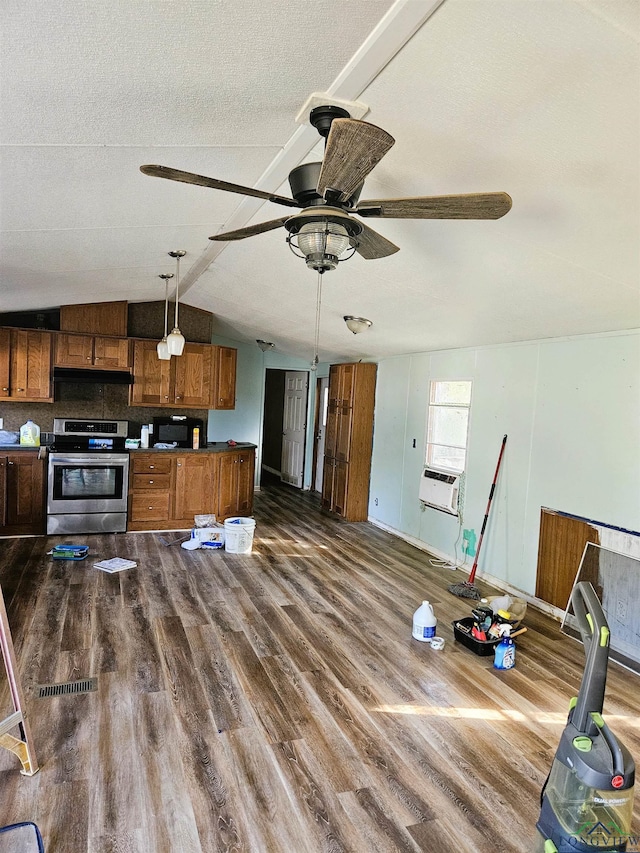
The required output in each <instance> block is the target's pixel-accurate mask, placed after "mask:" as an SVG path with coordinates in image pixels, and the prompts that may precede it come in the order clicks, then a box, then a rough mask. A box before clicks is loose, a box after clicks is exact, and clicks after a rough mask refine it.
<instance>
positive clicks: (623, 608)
mask: <svg viewBox="0 0 640 853" xmlns="http://www.w3.org/2000/svg"><path fill="white" fill-rule="evenodd" d="M616 619H617V620H618V622H626V621H627V602H626V601H625V599H624V598H619V599H618V604H617V605H616Z"/></svg>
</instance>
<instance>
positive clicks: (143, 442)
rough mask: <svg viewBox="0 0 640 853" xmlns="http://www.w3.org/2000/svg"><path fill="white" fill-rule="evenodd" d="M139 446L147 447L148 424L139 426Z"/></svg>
mask: <svg viewBox="0 0 640 853" xmlns="http://www.w3.org/2000/svg"><path fill="white" fill-rule="evenodd" d="M140 447H149V424H142V426H141V427H140Z"/></svg>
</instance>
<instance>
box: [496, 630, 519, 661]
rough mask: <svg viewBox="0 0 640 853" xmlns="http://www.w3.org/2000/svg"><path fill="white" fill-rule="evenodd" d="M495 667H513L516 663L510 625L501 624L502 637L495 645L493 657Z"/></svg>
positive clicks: (514, 645)
mask: <svg viewBox="0 0 640 853" xmlns="http://www.w3.org/2000/svg"><path fill="white" fill-rule="evenodd" d="M493 665H494V667H495V668H496V669H513V667H514V666H515V665H516V644H515V643H514V641H513V640H512V639H511V625H510V624H509V623H508V622H505V624H504V625H502V639H501V640H500V642H499V643H498V645H497V646H496V650H495V653H494V658H493Z"/></svg>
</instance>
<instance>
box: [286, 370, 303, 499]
mask: <svg viewBox="0 0 640 853" xmlns="http://www.w3.org/2000/svg"><path fill="white" fill-rule="evenodd" d="M308 383H309V374H308V373H307V372H306V371H304V370H291V371H287V373H286V377H285V390H284V411H283V415H282V464H281V468H280V471H281V474H280V479H281V480H282V481H283V482H284V483H289V484H290V485H292V486H296V487H297V488H299V489H301V488H302V481H303V474H304V445H305V437H306V429H307V423H306V421H307V399H308Z"/></svg>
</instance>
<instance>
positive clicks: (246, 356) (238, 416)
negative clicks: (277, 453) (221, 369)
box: [207, 335, 329, 489]
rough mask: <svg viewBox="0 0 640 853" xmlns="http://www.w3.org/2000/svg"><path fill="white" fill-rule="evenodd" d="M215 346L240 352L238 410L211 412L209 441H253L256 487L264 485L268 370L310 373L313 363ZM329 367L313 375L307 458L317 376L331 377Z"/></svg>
mask: <svg viewBox="0 0 640 853" xmlns="http://www.w3.org/2000/svg"><path fill="white" fill-rule="evenodd" d="M212 343H214V344H218V345H219V346H225V347H234V348H235V349H237V351H238V360H237V367H236V407H235V409H233V410H231V411H228V412H227V411H210V412H209V423H208V430H207V438H208V440H209V441H228V440H229V439H230V438H232V439H234V440H235V441H249V442H251V443H252V444H256V445H257V448H258V449H257V450H256V483H259V482H260V468H261V465H262V415H263V408H264V380H265V371H266V370H267V368H272V369H275V370H309V363H308V362H306V361H304V360H303V359H300V358H293V357H292V356H287V355H284V354H282V353H279V352H265V353H263V352H262V350H261V349H260V348H259V347H258V346H257V345H256V344H247V343H242V342H239V341H234V340H230V339H228V338H222V337H219V336H215V335H214V337H213V340H212ZM328 375H329V365H328V364H319V365H318V369H317V371H314V372H312V371H310V381H309V399H308V412H309V415H308V418H307V424H310V428H309V429H307V446H306V449H305V454H306V458H307V459H311V458H312V455H310V454H313V409H314V405H315V380H316V376H318V377H319V376H328ZM312 473H313V472H312V471H311V465H310V464H308V465H307V464H305V476H304V488H305V489H308V488H309V487H310V485H311V476H312Z"/></svg>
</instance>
